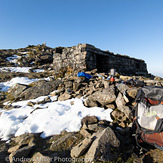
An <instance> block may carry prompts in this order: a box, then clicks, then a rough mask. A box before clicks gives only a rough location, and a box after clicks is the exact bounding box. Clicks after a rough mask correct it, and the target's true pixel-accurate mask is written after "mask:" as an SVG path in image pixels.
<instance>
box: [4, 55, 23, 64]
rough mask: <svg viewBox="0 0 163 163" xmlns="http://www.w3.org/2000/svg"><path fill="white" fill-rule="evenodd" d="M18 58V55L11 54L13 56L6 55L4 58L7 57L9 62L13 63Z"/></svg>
mask: <svg viewBox="0 0 163 163" xmlns="http://www.w3.org/2000/svg"><path fill="white" fill-rule="evenodd" d="M19 58H20V56H18V55H13V56H11V57H7V58H6V59H7V60H8V61H9V62H11V63H15V64H16V63H17V61H18V59H19Z"/></svg>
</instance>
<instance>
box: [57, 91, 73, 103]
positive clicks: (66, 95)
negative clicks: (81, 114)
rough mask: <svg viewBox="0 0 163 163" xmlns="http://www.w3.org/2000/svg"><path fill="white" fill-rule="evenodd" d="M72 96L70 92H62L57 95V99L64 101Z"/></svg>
mask: <svg viewBox="0 0 163 163" xmlns="http://www.w3.org/2000/svg"><path fill="white" fill-rule="evenodd" d="M70 98H72V95H71V94H67V93H64V94H62V95H61V96H59V97H58V101H65V100H68V99H70Z"/></svg>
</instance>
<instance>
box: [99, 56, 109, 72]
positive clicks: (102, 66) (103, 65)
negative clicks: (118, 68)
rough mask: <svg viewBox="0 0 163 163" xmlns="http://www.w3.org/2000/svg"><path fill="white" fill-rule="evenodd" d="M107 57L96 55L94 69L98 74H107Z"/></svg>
mask: <svg viewBox="0 0 163 163" xmlns="http://www.w3.org/2000/svg"><path fill="white" fill-rule="evenodd" d="M107 62H108V57H107V56H104V55H99V54H96V67H97V71H98V72H108V71H109V65H108V63H107Z"/></svg>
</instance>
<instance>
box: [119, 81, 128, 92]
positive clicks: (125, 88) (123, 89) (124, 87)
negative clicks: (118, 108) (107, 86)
mask: <svg viewBox="0 0 163 163" xmlns="http://www.w3.org/2000/svg"><path fill="white" fill-rule="evenodd" d="M117 88H118V90H119V91H120V92H121V93H122V94H123V93H124V92H125V91H127V90H128V89H129V87H128V86H127V85H126V84H122V83H120V84H117Z"/></svg>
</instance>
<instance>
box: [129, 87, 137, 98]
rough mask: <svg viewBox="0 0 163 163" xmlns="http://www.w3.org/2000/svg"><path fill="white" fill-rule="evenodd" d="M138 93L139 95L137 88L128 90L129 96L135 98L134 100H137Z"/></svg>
mask: <svg viewBox="0 0 163 163" xmlns="http://www.w3.org/2000/svg"><path fill="white" fill-rule="evenodd" d="M137 93H138V89H137V88H130V89H128V90H127V94H128V95H129V97H131V98H134V99H135V97H136V95H137Z"/></svg>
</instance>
